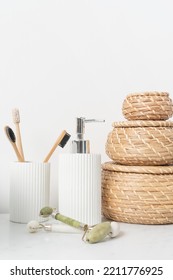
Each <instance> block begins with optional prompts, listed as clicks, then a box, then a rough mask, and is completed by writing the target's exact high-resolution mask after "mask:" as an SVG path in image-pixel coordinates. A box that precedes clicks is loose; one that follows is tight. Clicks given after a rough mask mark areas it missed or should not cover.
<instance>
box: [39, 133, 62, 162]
mask: <svg viewBox="0 0 173 280" xmlns="http://www.w3.org/2000/svg"><path fill="white" fill-rule="evenodd" d="M65 134H66V131H65V130H63V131H62V133H61V134H60V136H59V137H58V138H57V140H56V142H55V144H54V145H53V147H52V148H51V150H50V151H49V153H48V154H47V156H46V157H45V159H44V160H43V162H48V160H49V159H50V157H51V155H52V154H53V152H54V151H55V149H56V148H57V146H58V145H59V143H60V142H61V140H62V139H63V137H64V135H65Z"/></svg>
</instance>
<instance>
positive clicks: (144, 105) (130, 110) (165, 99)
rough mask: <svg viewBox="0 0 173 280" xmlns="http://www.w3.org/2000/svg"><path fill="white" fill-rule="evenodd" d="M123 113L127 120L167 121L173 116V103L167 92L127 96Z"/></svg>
mask: <svg viewBox="0 0 173 280" xmlns="http://www.w3.org/2000/svg"><path fill="white" fill-rule="evenodd" d="M122 112H123V115H124V117H125V118H126V119H127V120H167V119H169V118H170V117H172V115H173V103H172V100H171V98H169V94H168V93H167V92H144V93H140V94H139V93H134V94H130V95H127V97H126V99H125V100H124V102H123V107H122Z"/></svg>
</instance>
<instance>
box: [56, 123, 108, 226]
mask: <svg viewBox="0 0 173 280" xmlns="http://www.w3.org/2000/svg"><path fill="white" fill-rule="evenodd" d="M76 120H77V123H76V133H77V139H76V140H73V141H72V153H67V154H64V153H63V154H60V155H59V161H58V188H59V207H58V208H59V212H60V213H62V214H63V215H66V216H68V217H71V218H73V219H76V220H78V221H80V222H82V223H86V224H88V225H94V224H97V223H100V222H101V155H100V154H93V153H90V143H89V140H85V139H84V132H85V124H86V123H91V122H103V120H95V119H90V120H89V119H85V118H77V119H76Z"/></svg>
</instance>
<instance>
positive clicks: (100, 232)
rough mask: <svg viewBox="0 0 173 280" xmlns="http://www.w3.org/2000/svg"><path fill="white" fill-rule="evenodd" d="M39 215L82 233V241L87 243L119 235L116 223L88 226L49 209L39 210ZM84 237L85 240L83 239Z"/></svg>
mask: <svg viewBox="0 0 173 280" xmlns="http://www.w3.org/2000/svg"><path fill="white" fill-rule="evenodd" d="M40 215H41V216H42V217H49V216H52V217H53V218H54V219H56V220H59V221H61V222H63V223H65V224H68V225H70V226H72V227H74V228H76V229H80V230H83V231H84V235H83V237H82V240H85V241H87V242H88V243H97V242H100V241H102V240H103V239H105V238H106V237H107V236H109V237H111V238H113V237H116V236H117V235H118V234H119V231H120V228H119V224H118V223H116V222H103V223H99V224H97V225H95V226H88V225H87V224H83V223H81V222H79V221H76V220H74V219H71V218H69V217H66V216H63V215H61V214H60V213H58V212H57V211H56V209H53V208H51V207H44V208H42V209H41V210H40ZM84 237H85V239H84Z"/></svg>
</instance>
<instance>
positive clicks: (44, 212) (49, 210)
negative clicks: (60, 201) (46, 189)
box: [40, 206, 53, 217]
mask: <svg viewBox="0 0 173 280" xmlns="http://www.w3.org/2000/svg"><path fill="white" fill-rule="evenodd" d="M52 213H53V209H52V208H51V207H49V206H46V207H44V208H42V209H41V210H40V215H41V216H43V217H48V216H50V215H52Z"/></svg>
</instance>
